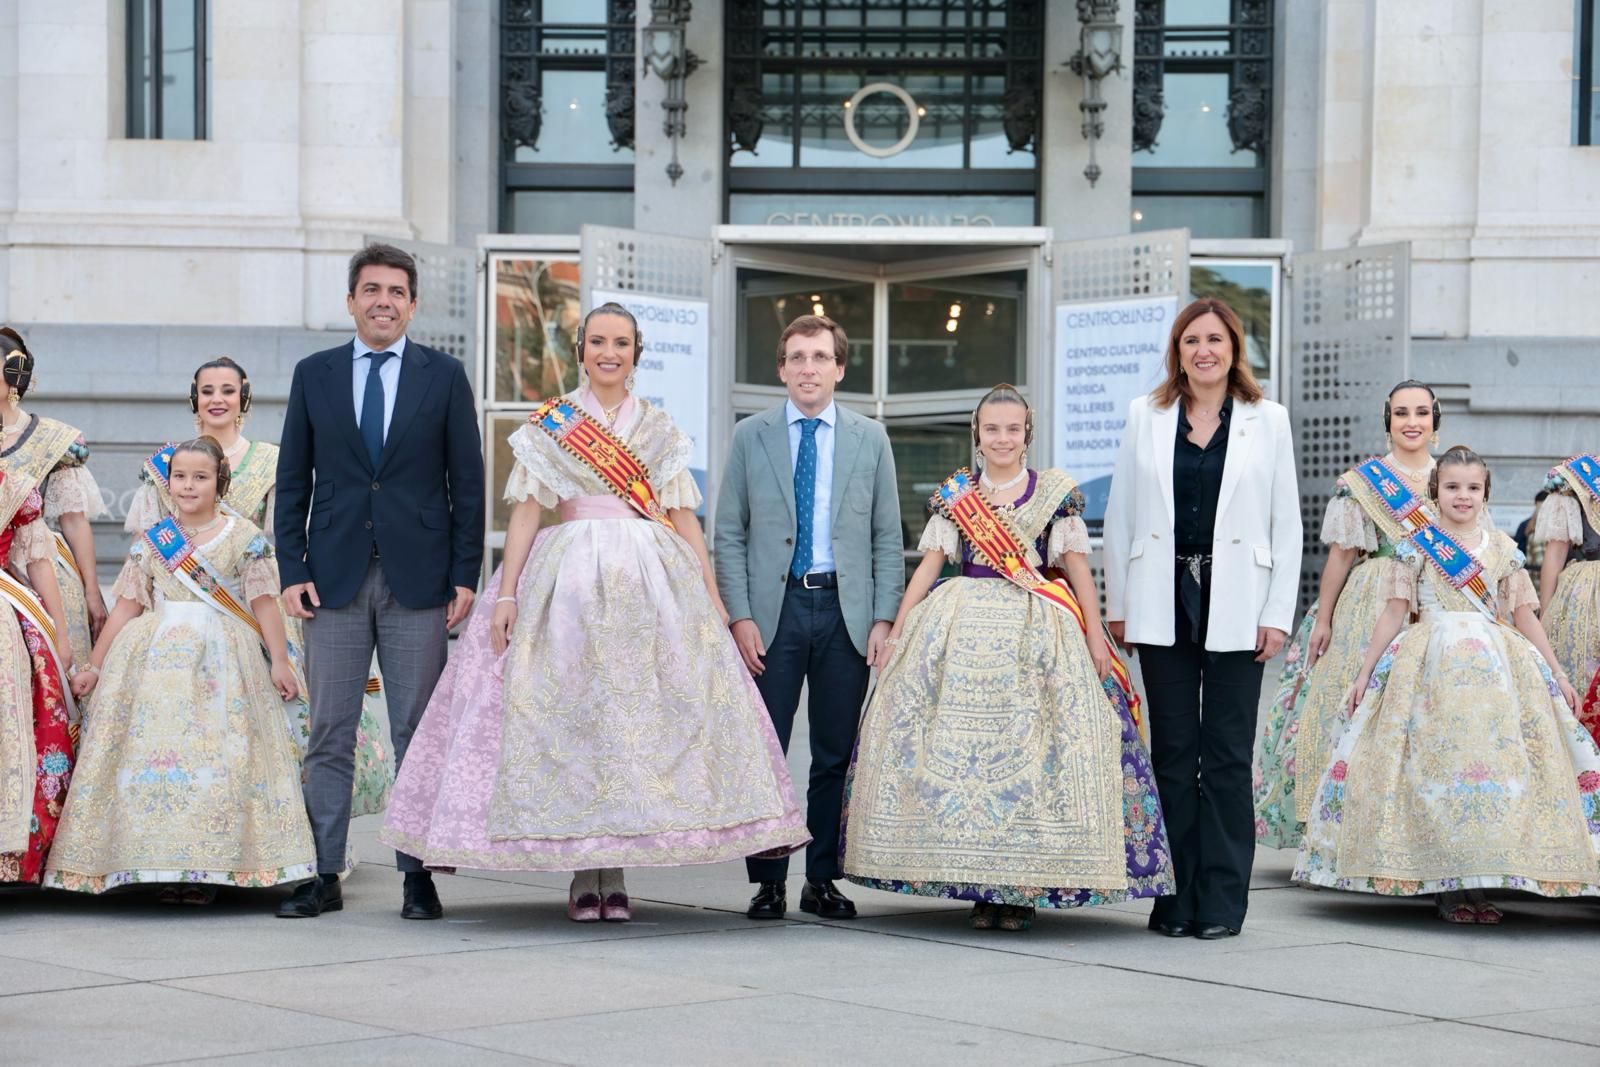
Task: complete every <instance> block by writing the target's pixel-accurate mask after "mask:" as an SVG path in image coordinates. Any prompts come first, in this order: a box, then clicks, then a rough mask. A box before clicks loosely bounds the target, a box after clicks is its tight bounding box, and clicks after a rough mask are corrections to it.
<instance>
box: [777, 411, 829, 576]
mask: <svg viewBox="0 0 1600 1067" xmlns="http://www.w3.org/2000/svg"><path fill="white" fill-rule="evenodd" d="M783 414H784V418H785V419H787V420H788V423H789V473H790V475H791V476H793V474H794V468H795V466H796V465H797V464H798V463H799V462H800V435H801V430H800V423H801V421H802V420H803V419H805V418H806V416H805V415H804V414H803V413H802V412H801V411H800V409H799V408H797V407H795V406H794V401H793V400H786V401H784V405H783ZM838 417H839V408H838V405H837V404H835V403H834V402H833V401H831V400H830V401H828V406H827V407H825V408H823V409H822V411H821V413H819V414H818V415H817V418H819V419H821V420H822V422H821V423H819V424H818V425H817V491H816V493H815V495H814V498H813V499H814V501H815V502H814V503H813V504H812V508H811V566H809V567H807V568H806V571H807V573H810V572H812V571H816V572H819V573H827V572H828V571H831V570H834V569H835V568H834V562H833V424H834V421H835V420H836V419H838ZM796 503H797V504H798V503H799V502H798V501H796Z"/></svg>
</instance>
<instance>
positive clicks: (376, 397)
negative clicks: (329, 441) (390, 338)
mask: <svg viewBox="0 0 1600 1067" xmlns="http://www.w3.org/2000/svg"><path fill="white" fill-rule="evenodd" d="M393 355H394V353H393V352H373V353H371V359H372V367H371V368H370V369H369V370H368V371H367V387H366V389H365V390H364V391H363V392H362V394H361V440H362V441H363V442H364V443H365V444H366V446H367V456H368V458H370V459H371V460H372V469H373V471H374V472H376V471H377V469H378V457H379V456H381V455H383V379H381V378H379V377H378V368H379V367H381V366H383V363H384V361H385V360H387V359H388V358H389V357H390V356H393Z"/></svg>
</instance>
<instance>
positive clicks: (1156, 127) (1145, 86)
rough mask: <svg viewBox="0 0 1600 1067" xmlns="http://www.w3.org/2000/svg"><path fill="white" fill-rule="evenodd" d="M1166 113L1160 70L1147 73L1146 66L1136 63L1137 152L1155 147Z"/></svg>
mask: <svg viewBox="0 0 1600 1067" xmlns="http://www.w3.org/2000/svg"><path fill="white" fill-rule="evenodd" d="M1151 75H1154V76H1153V77H1152V76H1151ZM1166 113H1167V103H1166V95H1165V94H1164V93H1163V92H1162V91H1161V75H1160V71H1159V70H1153V71H1150V72H1149V73H1146V68H1144V67H1142V66H1137V65H1136V66H1135V67H1134V79H1133V150H1134V151H1135V152H1149V151H1152V150H1154V149H1155V147H1156V138H1157V137H1158V136H1160V134H1161V121H1162V119H1164V118H1165V117H1166Z"/></svg>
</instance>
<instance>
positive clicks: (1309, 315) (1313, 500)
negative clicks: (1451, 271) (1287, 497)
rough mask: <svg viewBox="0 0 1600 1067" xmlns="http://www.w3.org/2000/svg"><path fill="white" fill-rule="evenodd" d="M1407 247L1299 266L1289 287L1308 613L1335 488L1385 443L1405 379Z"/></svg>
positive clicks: (1325, 257) (1315, 258) (1314, 258)
mask: <svg viewBox="0 0 1600 1067" xmlns="http://www.w3.org/2000/svg"><path fill="white" fill-rule="evenodd" d="M1410 270H1411V255H1410V246H1409V245H1406V244H1394V245H1369V246H1367V247H1364V248H1347V249H1339V250H1337V251H1330V252H1307V253H1302V254H1300V255H1297V256H1295V257H1294V261H1293V271H1292V274H1291V277H1290V279H1289V282H1290V286H1289V301H1290V303H1289V307H1290V319H1289V322H1290V346H1289V353H1290V359H1289V362H1290V366H1289V381H1288V386H1289V393H1288V395H1289V396H1290V397H1291V402H1290V408H1289V410H1290V422H1291V423H1292V425H1293V427H1294V437H1295V448H1296V449H1297V451H1298V455H1297V456H1296V460H1297V462H1298V464H1299V471H1300V508H1301V519H1302V521H1303V522H1304V524H1305V550H1304V554H1303V556H1302V557H1301V559H1302V563H1301V570H1300V606H1301V607H1302V609H1303V608H1306V607H1309V606H1310V605H1311V602H1312V601H1313V600H1315V599H1316V596H1317V583H1318V581H1319V579H1320V576H1321V574H1322V564H1323V561H1324V560H1325V559H1326V558H1327V550H1326V548H1325V546H1324V545H1323V544H1322V537H1321V531H1322V519H1323V515H1324V513H1325V512H1326V511H1327V508H1328V498H1329V495H1330V493H1331V492H1332V490H1333V483H1334V480H1335V479H1336V478H1338V477H1339V475H1341V474H1343V473H1344V472H1345V471H1347V470H1349V469H1350V468H1351V467H1353V466H1355V465H1356V464H1357V463H1359V462H1361V461H1362V460H1363V459H1366V458H1367V457H1368V456H1369V455H1371V454H1372V453H1373V451H1374V450H1375V449H1376V448H1377V447H1378V446H1379V445H1380V444H1381V442H1382V441H1383V428H1382V426H1381V425H1380V418H1379V416H1380V414H1381V412H1382V410H1383V397H1384V394H1385V393H1387V392H1388V390H1389V387H1390V386H1392V385H1393V384H1394V383H1395V382H1397V381H1401V380H1402V379H1404V378H1407V377H1409V376H1410V375H1409V368H1410V343H1411V329H1410V312H1409V301H1408V292H1407V290H1408V279H1409V277H1410Z"/></svg>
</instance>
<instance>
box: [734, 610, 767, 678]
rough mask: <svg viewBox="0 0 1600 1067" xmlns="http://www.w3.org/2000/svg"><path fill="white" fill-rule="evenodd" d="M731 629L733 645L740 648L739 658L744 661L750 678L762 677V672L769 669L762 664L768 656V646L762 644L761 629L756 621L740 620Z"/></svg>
mask: <svg viewBox="0 0 1600 1067" xmlns="http://www.w3.org/2000/svg"><path fill="white" fill-rule="evenodd" d="M729 629H731V630H732V631H733V643H734V644H735V645H736V646H738V649H739V658H740V659H742V660H744V665H745V667H746V668H747V669H748V670H749V671H750V676H751V677H752V678H759V677H761V672H762V671H764V670H766V669H767V667H766V664H764V663H762V662H761V659H762V657H763V656H765V655H766V654H767V649H766V646H765V645H763V644H762V643H761V628H760V627H758V626H757V625H756V622H755V620H754V619H739V620H737V621H735V622H734V624H733V625H732V626H731V627H729Z"/></svg>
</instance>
